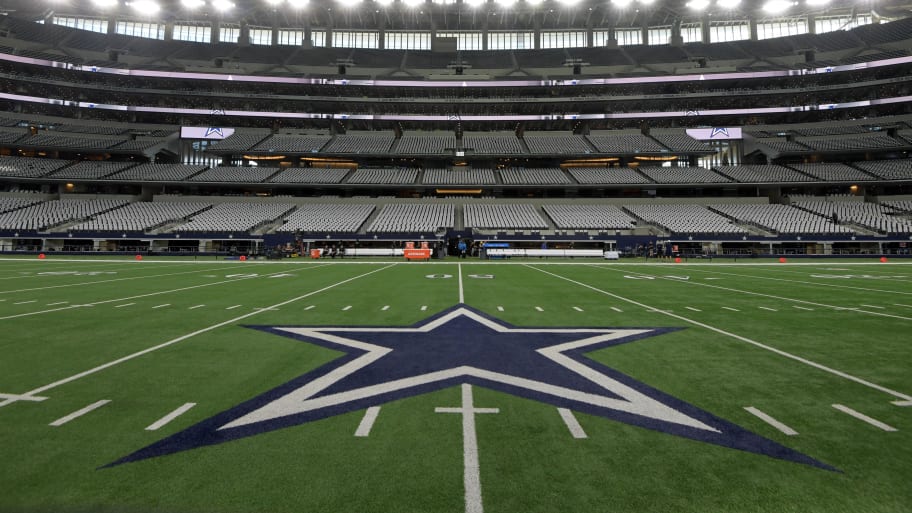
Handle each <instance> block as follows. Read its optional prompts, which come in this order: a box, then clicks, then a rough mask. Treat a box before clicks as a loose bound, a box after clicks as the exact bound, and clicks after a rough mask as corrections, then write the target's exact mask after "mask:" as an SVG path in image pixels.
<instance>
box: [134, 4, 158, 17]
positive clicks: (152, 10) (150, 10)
mask: <svg viewBox="0 0 912 513" xmlns="http://www.w3.org/2000/svg"><path fill="white" fill-rule="evenodd" d="M127 5H129V6H130V7H132V8H133V9H134V10H136V11H139V12H140V13H142V14H146V15H149V16H151V15H153V14H157V13H158V11H161V6H160V5H158V2H156V1H155V0H134V1H133V2H130V3H128V4H127Z"/></svg>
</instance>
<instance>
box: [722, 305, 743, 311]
mask: <svg viewBox="0 0 912 513" xmlns="http://www.w3.org/2000/svg"><path fill="white" fill-rule="evenodd" d="M722 309H723V310H728V311H730V312H740V311H741V310H738V309H737V308H732V307H730V306H723V307H722Z"/></svg>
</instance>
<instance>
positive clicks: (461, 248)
mask: <svg viewBox="0 0 912 513" xmlns="http://www.w3.org/2000/svg"><path fill="white" fill-rule="evenodd" d="M456 249H457V250H459V258H465V257H466V249H467V248H466V243H465V241H464V240H460V241H459V243H458V244H456Z"/></svg>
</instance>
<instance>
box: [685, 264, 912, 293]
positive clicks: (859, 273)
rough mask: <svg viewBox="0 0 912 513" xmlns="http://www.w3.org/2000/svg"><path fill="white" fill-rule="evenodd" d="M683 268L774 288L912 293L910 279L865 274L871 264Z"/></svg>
mask: <svg viewBox="0 0 912 513" xmlns="http://www.w3.org/2000/svg"><path fill="white" fill-rule="evenodd" d="M682 271H686V272H691V273H693V274H695V275H699V276H725V277H734V278H748V279H751V280H752V281H757V280H766V281H770V282H774V283H776V284H777V285H773V286H772V287H773V289H776V288H778V289H779V290H780V291H782V290H791V289H792V288H793V286H794V285H807V286H811V287H814V288H821V287H822V288H829V289H834V290H838V289H842V290H851V291H860V292H871V293H882V294H884V295H885V296H894V295H897V294H898V295H912V291H910V290H909V284H910V283H912V281H909V280H899V281H896V280H889V279H883V280H881V279H872V278H864V277H863V276H866V275H871V276H873V274H872V273H870V272H869V269H868V268H867V267H860V268H856V269H854V271H815V270H814V269H808V268H804V269H802V270H801V271H791V270H787V269H776V268H769V267H760V268H751V267H749V268H746V269H743V270H740V269H739V270H738V272H735V271H732V270H731V269H730V268H725V270H721V269H712V268H708V267H705V266H704V267H695V266H691V267H686V268H682ZM814 275H818V276H833V277H832V278H815V277H814ZM839 276H852V278H839ZM881 297H884V296H881Z"/></svg>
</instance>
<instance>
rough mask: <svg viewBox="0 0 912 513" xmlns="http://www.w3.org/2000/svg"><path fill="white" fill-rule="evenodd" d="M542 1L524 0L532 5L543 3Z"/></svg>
mask: <svg viewBox="0 0 912 513" xmlns="http://www.w3.org/2000/svg"><path fill="white" fill-rule="evenodd" d="M544 1H545V0H526V3H527V4H529V5H531V6H533V7H534V6H536V5H541V4H543V3H544Z"/></svg>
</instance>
